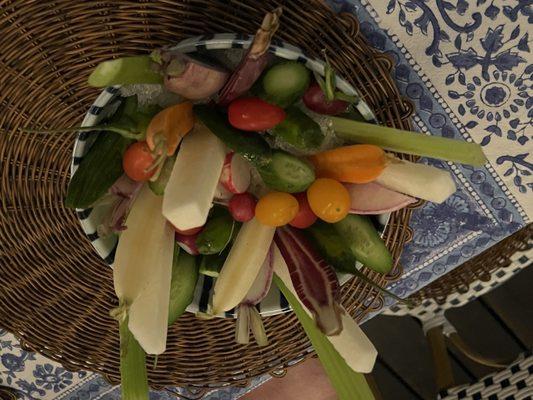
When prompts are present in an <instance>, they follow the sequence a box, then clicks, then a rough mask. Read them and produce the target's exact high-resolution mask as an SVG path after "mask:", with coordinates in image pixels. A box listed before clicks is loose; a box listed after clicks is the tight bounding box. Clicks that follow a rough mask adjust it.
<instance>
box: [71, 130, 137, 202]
mask: <svg viewBox="0 0 533 400" xmlns="http://www.w3.org/2000/svg"><path fill="white" fill-rule="evenodd" d="M131 142H132V141H131V140H130V139H126V138H124V137H122V136H119V135H110V134H109V133H107V132H101V133H100V134H99V135H98V137H97V138H96V141H95V142H94V144H93V145H92V147H91V149H90V150H89V152H88V153H87V154H86V155H85V157H84V158H83V160H82V161H81V164H80V166H79V167H78V169H77V170H76V173H75V174H74V176H73V177H72V179H71V181H70V184H69V186H68V191H67V197H66V199H65V205H66V206H67V207H70V208H88V207H90V206H91V205H92V204H93V203H94V202H96V200H98V199H99V198H100V197H102V196H103V195H105V194H106V193H107V191H108V190H109V188H110V187H111V186H113V184H114V183H115V182H116V180H117V179H118V178H120V177H121V175H122V174H123V172H124V171H123V169H122V155H123V154H124V152H125V151H126V148H127V147H128V146H129V145H130V143H131Z"/></svg>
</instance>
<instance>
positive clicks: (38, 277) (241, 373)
mask: <svg viewBox="0 0 533 400" xmlns="http://www.w3.org/2000/svg"><path fill="white" fill-rule="evenodd" d="M277 5H282V6H283V7H284V13H283V16H282V22H281V26H282V28H281V29H280V32H279V34H278V36H279V37H280V38H282V39H284V40H286V41H288V42H289V43H292V44H295V45H297V46H299V47H301V48H302V49H303V50H304V51H305V52H306V53H307V54H308V55H311V56H315V57H317V58H319V57H320V54H321V53H320V52H321V50H322V49H324V48H325V49H327V51H328V54H329V55H330V58H331V61H332V64H333V65H334V67H335V68H336V69H337V71H338V72H339V73H340V74H341V75H342V76H344V77H346V78H348V79H349V80H350V81H351V83H352V84H353V85H354V86H355V87H357V88H358V89H359V90H360V91H361V93H362V95H363V97H364V99H365V100H366V102H367V103H368V104H369V106H370V107H371V108H372V109H373V110H374V112H375V114H376V116H377V118H378V120H379V121H381V122H383V123H386V124H388V125H391V126H395V127H399V128H403V129H409V128H410V124H409V117H410V115H411V113H412V106H411V104H410V103H409V102H408V101H406V100H404V99H402V98H401V97H400V96H399V94H398V91H397V88H396V86H395V85H394V83H393V81H392V79H391V77H390V75H389V71H390V69H391V66H392V63H391V61H390V59H389V58H388V57H387V56H385V55H383V54H379V53H377V52H376V51H375V50H373V49H371V48H370V47H369V45H368V44H367V43H366V42H365V40H364V39H363V38H362V37H361V36H360V35H359V33H358V24H357V22H356V20H355V19H354V17H353V16H352V15H349V14H341V15H339V16H336V15H335V14H334V13H333V12H332V11H331V10H330V9H329V8H328V7H327V6H326V5H324V3H323V2H321V1H318V0H314V1H309V0H290V1H261V0H241V1H236V0H235V1H227V0H218V1H215V0H213V1H207V0H183V1H173V0H161V1H149V2H144V1H143V2H135V1H122V0H121V1H112V2H111V1H66V0H56V1H27V0H21V1H15V0H4V1H0V6H1V12H2V17H1V19H0V30H1V32H0V37H2V49H1V53H0V68H1V75H0V104H1V106H0V110H1V112H0V126H1V130H2V131H1V134H0V176H1V180H0V192H1V199H0V272H1V273H0V286H1V288H2V289H1V291H0V325H1V326H2V327H3V328H6V329H7V330H9V331H11V332H13V333H15V335H17V336H18V337H19V338H20V339H21V340H22V342H23V343H24V344H25V346H26V347H27V348H29V349H32V350H36V351H38V352H40V353H42V354H44V355H45V356H47V357H50V358H51V359H54V360H57V361H59V362H60V363H62V364H63V365H64V366H65V367H66V368H68V369H70V370H77V369H87V370H92V371H96V372H100V373H102V374H104V375H105V376H106V377H108V379H109V380H110V381H111V382H113V383H116V382H118V379H119V373H118V366H119V358H118V335H117V332H118V330H117V326H116V323H115V321H113V320H112V319H111V318H110V317H109V316H108V311H109V310H110V309H112V308H113V307H115V306H116V305H117V302H116V298H115V296H114V292H113V285H112V276H111V270H110V269H109V268H108V267H107V266H106V265H105V264H104V263H103V261H102V260H101V259H99V258H98V256H97V255H96V254H95V252H94V251H93V249H92V247H91V244H90V242H89V241H88V240H87V239H86V238H85V237H84V235H83V234H82V231H81V229H80V226H79V223H78V220H77V218H76V215H75V213H74V212H72V211H71V210H68V209H65V208H64V207H63V198H64V196H65V189H66V187H67V184H68V180H69V163H70V156H71V151H72V146H73V142H74V135H73V134H53V135H36V134H28V133H24V132H22V131H21V130H20V129H19V128H21V127H48V128H51V127H60V126H75V125H78V124H79V123H80V118H81V117H82V115H83V114H84V113H85V111H86V109H87V107H88V106H89V105H90V104H91V102H92V101H93V100H94V98H95V97H96V95H97V93H98V92H97V91H96V90H94V89H91V88H88V87H87V85H86V83H85V82H86V79H87V76H88V73H89V71H90V70H91V68H92V67H94V66H95V65H96V63H98V62H99V61H102V60H106V59H109V58H111V57H116V56H123V55H131V54H135V53H145V52H147V51H148V50H150V49H152V48H154V47H156V46H159V45H163V44H168V43H175V42H178V41H179V40H181V39H183V38H185V37H187V36H192V35H199V34H205V33H216V32H248V33H249V32H254V31H255V29H256V27H257V26H258V24H259V23H260V21H261V19H262V16H263V14H264V13H265V12H266V11H268V10H272V9H273V8H274V7H275V6H277ZM410 214H411V210H410V209H405V210H402V211H400V212H396V213H394V214H393V216H392V218H391V220H390V223H389V226H388V228H387V231H386V241H387V244H388V246H389V248H390V249H391V251H392V252H393V254H394V257H395V259H396V260H398V258H399V255H400V252H401V249H402V247H403V245H404V243H405V242H406V241H407V240H408V239H409V238H410V232H409V230H408V228H407V225H408V221H409V217H410ZM366 273H367V275H368V276H369V277H371V279H373V280H374V281H375V282H378V283H380V284H386V283H387V282H390V281H392V280H394V279H397V278H398V276H399V275H400V273H401V268H400V267H399V266H396V267H395V268H394V270H393V273H392V274H391V275H389V276H387V277H382V276H380V275H378V274H375V273H372V272H370V271H366ZM342 293H343V301H344V305H345V306H346V308H347V309H348V310H349V312H350V313H351V314H352V316H354V317H355V318H356V319H361V318H362V317H363V316H364V315H365V314H366V313H368V312H370V311H375V310H376V309H378V308H380V307H381V305H382V300H381V298H380V297H379V296H377V293H376V292H375V291H373V290H372V289H371V288H370V287H369V286H368V285H366V284H364V283H362V282H360V281H358V280H356V279H353V280H351V281H350V282H349V283H347V284H346V285H344V287H343V291H342ZM265 326H266V329H267V332H268V336H269V339H270V344H269V346H267V347H265V348H259V347H257V346H255V345H249V346H241V345H236V344H235V343H234V322H233V321H232V320H222V319H215V320H210V321H202V320H198V319H196V318H195V317H194V316H193V315H189V314H188V315H185V316H183V318H181V319H180V320H179V321H178V323H176V324H175V325H174V326H173V327H172V329H171V330H170V332H169V338H168V350H167V352H166V353H165V354H164V355H162V356H161V357H159V360H158V364H157V369H156V370H153V369H152V368H149V379H150V383H151V385H152V387H154V388H160V387H165V386H187V387H199V388H205V387H207V386H210V387H219V386H223V385H227V384H232V385H244V384H246V383H247V382H248V380H249V379H250V378H251V377H255V376H258V375H261V374H264V373H267V372H272V371H275V370H278V369H279V368H280V367H284V366H287V365H288V363H289V362H290V361H291V360H296V359H304V358H306V357H309V356H310V355H311V354H312V352H310V349H309V343H308V341H307V339H306V336H305V334H304V332H303V331H302V330H301V329H300V328H299V325H298V323H297V320H296V318H295V317H294V316H293V315H278V316H274V317H270V318H266V320H265ZM149 362H150V361H149Z"/></svg>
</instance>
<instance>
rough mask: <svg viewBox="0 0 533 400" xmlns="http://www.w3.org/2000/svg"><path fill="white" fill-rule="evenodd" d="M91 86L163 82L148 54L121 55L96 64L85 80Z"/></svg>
mask: <svg viewBox="0 0 533 400" xmlns="http://www.w3.org/2000/svg"><path fill="white" fill-rule="evenodd" d="M87 82H88V83H89V85H90V86H93V87H106V86H113V85H131V84H135V83H163V77H162V76H161V74H159V73H158V72H157V71H155V70H154V69H153V67H152V60H151V58H150V56H133V57H122V58H117V59H115V60H110V61H104V62H101V63H100V64H98V65H97V66H96V68H95V69H94V71H93V72H92V73H91V75H89V79H88V81H87Z"/></svg>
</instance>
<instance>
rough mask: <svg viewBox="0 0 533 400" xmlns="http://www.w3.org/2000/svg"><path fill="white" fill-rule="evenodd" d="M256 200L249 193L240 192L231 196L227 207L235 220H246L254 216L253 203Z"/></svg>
mask: <svg viewBox="0 0 533 400" xmlns="http://www.w3.org/2000/svg"><path fill="white" fill-rule="evenodd" d="M256 203H257V200H256V199H255V197H254V196H252V195H251V194H250V193H240V194H236V195H235V196H233V197H232V198H231V199H230V201H229V203H228V208H229V212H230V213H231V216H232V217H233V219H234V220H235V221H239V222H247V221H250V220H251V219H252V218H253V217H254V216H255V205H256Z"/></svg>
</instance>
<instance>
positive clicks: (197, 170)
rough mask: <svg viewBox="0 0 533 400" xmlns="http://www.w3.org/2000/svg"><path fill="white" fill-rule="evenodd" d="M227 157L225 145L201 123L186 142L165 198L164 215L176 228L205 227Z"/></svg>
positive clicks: (186, 138)
mask: <svg viewBox="0 0 533 400" xmlns="http://www.w3.org/2000/svg"><path fill="white" fill-rule="evenodd" d="M225 157H226V148H225V146H224V144H223V143H222V142H221V141H220V140H219V139H218V138H217V137H216V136H215V135H213V134H212V133H211V132H210V131H209V129H208V128H207V127H205V125H203V124H201V123H197V124H196V125H195V127H194V129H193V131H192V132H191V133H189V134H188V135H187V136H186V137H185V138H184V139H183V142H182V144H181V148H180V151H179V152H178V155H177V157H176V162H175V163H174V168H173V169H172V173H171V175H170V179H169V181H168V184H167V187H166V190H165V196H164V197H163V215H164V216H165V218H167V219H168V220H169V221H170V223H171V224H172V225H174V226H175V227H176V228H178V229H180V230H185V229H191V228H196V227H198V226H202V225H204V224H205V222H206V221H207V216H208V215H209V210H210V209H211V205H212V203H213V198H214V195H215V191H216V187H217V184H218V178H219V176H220V172H221V171H222V166H223V164H224V159H225Z"/></svg>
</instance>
